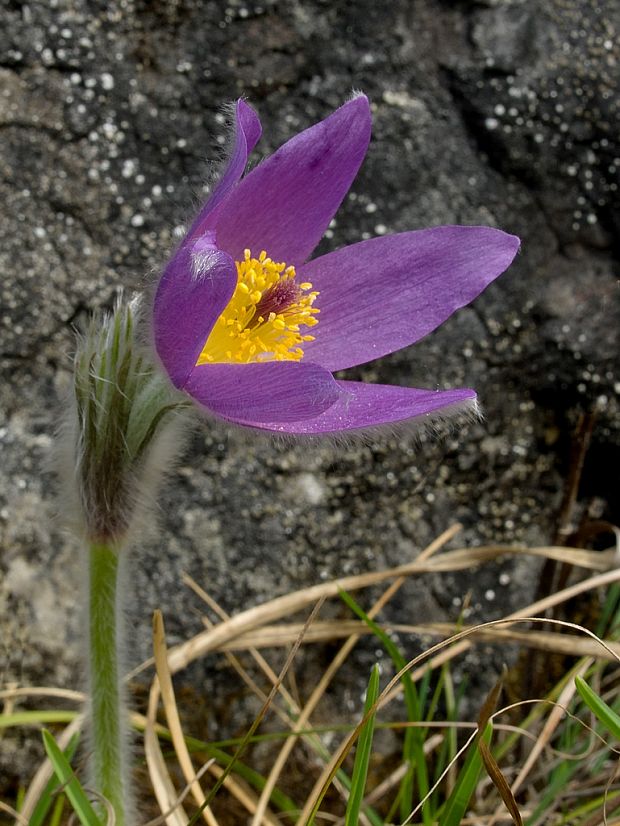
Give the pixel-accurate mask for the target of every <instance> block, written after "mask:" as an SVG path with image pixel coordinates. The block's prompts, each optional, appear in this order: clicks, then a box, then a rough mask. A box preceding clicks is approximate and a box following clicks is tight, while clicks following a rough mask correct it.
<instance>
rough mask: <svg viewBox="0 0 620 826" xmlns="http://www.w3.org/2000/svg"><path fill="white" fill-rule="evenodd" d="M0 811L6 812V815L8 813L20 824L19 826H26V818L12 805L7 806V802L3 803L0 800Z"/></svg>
mask: <svg viewBox="0 0 620 826" xmlns="http://www.w3.org/2000/svg"><path fill="white" fill-rule="evenodd" d="M0 812H6V813H7V815H10V816H11V817H12V818H13V819H14V820H15V822H16V823H19V824H21V826H28V821H27V820H26V818H25V817H24V816H23V815H22V814H20V813H19V812H18V811H17V810H16V809H14V808H13V807H12V806H9V804H8V803H3V801H2V800H0Z"/></svg>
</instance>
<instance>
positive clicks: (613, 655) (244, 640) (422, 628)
mask: <svg viewBox="0 0 620 826" xmlns="http://www.w3.org/2000/svg"><path fill="white" fill-rule="evenodd" d="M381 627H382V629H383V630H384V631H387V632H392V631H393V632H396V633H399V634H415V635H417V636H435V637H436V636H441V637H449V636H451V635H452V633H453V632H454V625H452V624H450V623H428V624H424V623H423V624H421V625H403V624H399V623H389V624H386V625H382V626H381ZM460 627H461V628H463V626H460ZM301 628H302V624H301V623H295V622H292V623H287V624H282V625H266V626H264V627H263V628H259V629H258V630H256V631H249V632H247V633H244V634H242V635H241V636H240V637H236V638H235V639H234V640H231V641H230V642H227V643H224V644H223V645H222V646H219V647H218V648H217V649H216V650H217V651H222V652H224V653H229V652H231V651H245V650H247V649H248V648H250V649H252V650H254V651H255V650H256V649H259V648H277V647H280V646H285V645H290V644H291V643H292V642H294V641H295V640H296V639H297V637H298V636H299V632H300V630H301ZM463 630H471V631H472V634H473V636H474V637H476V638H480V639H481V640H484V641H485V642H491V643H493V642H495V643H501V644H504V643H506V642H515V643H519V644H520V645H523V646H525V647H528V648H537V649H540V650H542V651H551V652H553V653H555V654H567V655H570V656H577V657H595V658H597V659H603V660H608V661H610V662H612V661H613V662H616V660H617V658H618V657H620V643H617V642H615V641H614V640H605V641H604V642H605V644H606V648H601V646H600V645H599V644H598V642H595V641H594V640H590V639H583V638H582V637H579V636H577V635H575V634H562V633H558V632H549V631H518V630H516V629H510V628H482V627H478V626H465V628H463ZM372 633H373V632H372V629H370V628H369V627H368V626H367V625H366V623H364V622H361V621H360V620H324V621H319V622H316V623H315V624H314V625H313V626H312V628H309V629H308V632H307V633H306V635H305V637H304V640H303V642H304V644H310V643H319V642H329V641H332V640H335V639H338V638H341V637H349V636H352V635H355V636H362V635H368V634H372ZM289 697H290V695H289ZM290 699H291V700H292V698H290ZM289 702H290V700H289Z"/></svg>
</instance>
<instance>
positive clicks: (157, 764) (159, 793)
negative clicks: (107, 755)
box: [144, 677, 189, 826]
mask: <svg viewBox="0 0 620 826" xmlns="http://www.w3.org/2000/svg"><path fill="white" fill-rule="evenodd" d="M159 696H160V691H159V679H158V678H157V677H155V678H154V680H153V682H152V683H151V689H150V691H149V703H148V709H147V713H146V721H145V725H144V754H145V757H146V765H147V766H148V770H149V776H150V778H151V783H152V785H153V791H154V792H155V797H156V798H157V802H158V803H159V808H160V810H161V812H162V815H163V816H164V820H165V822H166V826H188V823H189V818H188V816H187V813H186V812H185V809H184V808H183V806H182V804H181V798H180V796H179V795H178V794H177V792H176V790H175V788H174V784H173V783H172V780H171V778H170V774H169V772H168V769H167V767H166V761H165V760H164V755H163V754H162V750H161V747H160V745H159V738H158V736H157V731H156V723H155V720H156V717H157V707H158V706H159Z"/></svg>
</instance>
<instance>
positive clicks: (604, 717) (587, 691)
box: [575, 676, 620, 740]
mask: <svg viewBox="0 0 620 826" xmlns="http://www.w3.org/2000/svg"><path fill="white" fill-rule="evenodd" d="M575 686H576V688H577V691H578V692H579V694H580V696H581V699H582V700H583V701H584V703H585V704H586V705H587V706H588V708H589V709H590V711H591V712H592V713H593V714H594V716H595V717H596V718H597V720H599V722H601V723H602V724H603V725H604V726H605V728H606V729H607V730H608V731H609V732H610V733H611V734H613V736H614V737H615V738H616V739H617V740H620V717H619V716H618V715H617V714H616V712H615V711H614V710H613V708H610V707H609V706H608V705H607V703H606V702H605V701H604V700H603V699H601V697H599V696H598V694H597V693H596V692H595V691H594V690H593V689H591V688H590V686H589V685H588V684H587V683H586V681H585V680H584V679H582V678H581V677H579V676H577V677H575Z"/></svg>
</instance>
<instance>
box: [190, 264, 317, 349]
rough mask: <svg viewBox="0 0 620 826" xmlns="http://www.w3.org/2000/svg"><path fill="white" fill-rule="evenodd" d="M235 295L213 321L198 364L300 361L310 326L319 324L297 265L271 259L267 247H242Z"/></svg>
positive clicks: (309, 338)
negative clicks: (298, 278)
mask: <svg viewBox="0 0 620 826" xmlns="http://www.w3.org/2000/svg"><path fill="white" fill-rule="evenodd" d="M235 263H236V266H237V286H236V288H235V292H234V293H233V297H232V298H231V299H230V301H229V303H228V305H227V306H226V308H225V309H224V311H223V313H222V314H221V316H220V317H219V318H218V320H217V321H216V322H215V325H214V327H213V329H212V330H211V333H210V334H209V338H208V339H207V341H206V344H205V346H204V347H203V348H202V352H201V354H200V356H199V357H198V361H197V364H212V363H221V362H228V363H233V364H248V363H250V362H260V361H300V360H301V359H302V358H303V354H304V351H303V344H304V342H306V341H313V340H314V336H312V335H309V334H308V333H307V332H306V330H308V329H310V328H311V327H314V326H315V325H316V324H318V319H317V318H316V316H317V314H318V313H319V310H318V308H317V307H314V306H313V305H314V301H315V299H316V297H317V296H318V294H319V293H318V292H317V291H316V290H314V291H313V290H312V284H310V282H308V281H304V282H303V283H301V284H298V283H297V281H296V280H295V278H296V273H295V267H291V266H287V265H286V264H284V263H278V262H276V261H272V259H271V258H269V257H268V256H267V253H266V252H265V250H263V251H262V252H261V254H260V255H259V256H258V258H252V254H251V252H250V250H247V249H246V250H245V251H244V257H243V261H237V262H235Z"/></svg>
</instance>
